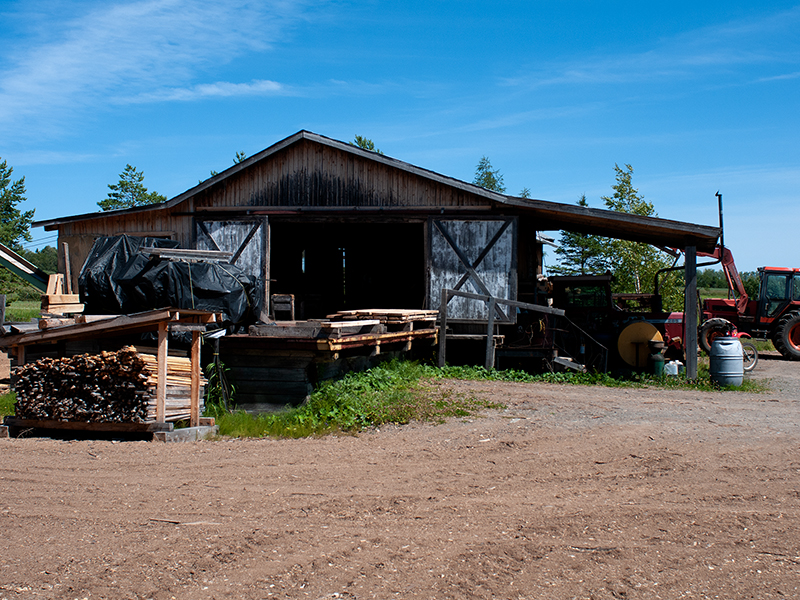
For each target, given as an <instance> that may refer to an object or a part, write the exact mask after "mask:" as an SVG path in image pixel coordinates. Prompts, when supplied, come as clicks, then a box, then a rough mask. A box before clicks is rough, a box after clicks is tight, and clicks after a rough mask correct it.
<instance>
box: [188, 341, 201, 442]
mask: <svg viewBox="0 0 800 600" xmlns="http://www.w3.org/2000/svg"><path fill="white" fill-rule="evenodd" d="M200 339H201V338H200V332H199V331H193V332H192V392H191V393H192V395H191V398H190V399H189V402H190V404H189V426H190V427H198V426H199V425H200Z"/></svg>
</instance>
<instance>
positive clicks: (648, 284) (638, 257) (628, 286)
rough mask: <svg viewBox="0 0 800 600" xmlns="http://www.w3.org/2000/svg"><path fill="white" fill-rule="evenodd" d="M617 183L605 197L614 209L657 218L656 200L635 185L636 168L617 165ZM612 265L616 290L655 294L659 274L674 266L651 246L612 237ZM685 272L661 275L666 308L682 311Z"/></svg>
mask: <svg viewBox="0 0 800 600" xmlns="http://www.w3.org/2000/svg"><path fill="white" fill-rule="evenodd" d="M614 171H615V173H616V183H615V184H614V185H612V186H611V189H613V190H614V194H613V195H611V196H602V198H601V199H602V200H603V202H604V203H605V205H606V207H607V208H608V209H610V210H615V211H618V212H624V213H629V214H634V215H640V216H643V217H657V216H658V213H656V210H655V207H654V206H653V203H652V202H648V201H646V200H645V199H644V196H642V195H640V194H639V190H637V189H636V188H634V187H633V182H632V179H633V167H632V166H631V165H625V167H624V168H622V167H620V166H619V165H614ZM606 256H607V261H608V265H609V266H610V268H611V272H612V274H613V275H614V283H613V285H612V290H613V291H614V292H615V293H627V294H630V293H635V294H643V293H652V292H653V291H654V289H655V276H656V273H657V272H658V271H660V270H661V269H664V268H667V267H669V266H671V265H672V262H673V261H672V259H671V257H670V256H669V255H668V254H666V253H665V252H662V251H660V250H658V249H657V248H655V247H654V246H651V245H650V244H644V243H641V242H632V241H629V240H617V239H612V240H609V241H608V243H607V244H606ZM681 277H682V276H681V272H679V271H673V272H671V273H670V274H667V275H664V276H662V277H661V278H660V280H659V282H660V290H659V291H660V293H661V296H662V299H663V303H664V307H665V308H666V309H670V310H682V306H683V286H682V283H683V282H682V278H681Z"/></svg>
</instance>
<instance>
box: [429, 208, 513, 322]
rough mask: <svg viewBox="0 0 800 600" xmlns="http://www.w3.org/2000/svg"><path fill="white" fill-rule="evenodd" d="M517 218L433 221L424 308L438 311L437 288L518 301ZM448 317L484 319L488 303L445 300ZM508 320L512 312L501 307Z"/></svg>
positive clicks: (430, 227) (510, 318)
mask: <svg viewBox="0 0 800 600" xmlns="http://www.w3.org/2000/svg"><path fill="white" fill-rule="evenodd" d="M516 227H517V221H516V219H481V220H469V221H467V220H452V219H446V220H445V219H432V224H431V225H430V226H429V232H430V234H429V235H430V250H429V253H430V254H429V256H430V262H429V267H428V269H429V276H428V280H429V287H428V308H431V309H438V308H439V305H440V302H441V290H442V289H443V288H447V289H460V290H461V291H462V292H470V293H473V294H486V295H491V296H494V297H496V298H505V299H507V300H516V299H517V295H516V292H517V273H516V254H517V245H516V231H517V229H516ZM447 311H448V318H452V319H455V320H458V319H468V320H486V318H487V316H488V313H487V310H486V304H485V303H484V302H481V301H478V300H470V299H467V298H459V297H455V298H453V299H451V300H450V302H449V304H448V308H447ZM503 312H504V314H505V315H506V317H507V318H506V319H502V320H507V321H514V315H513V312H511V311H509V310H508V309H507V308H505V309H503Z"/></svg>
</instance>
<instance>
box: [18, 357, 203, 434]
mask: <svg viewBox="0 0 800 600" xmlns="http://www.w3.org/2000/svg"><path fill="white" fill-rule="evenodd" d="M188 361H189V359H180V358H175V357H170V358H169V361H168V365H167V411H166V420H167V421H178V420H182V419H187V418H189V412H190V404H191V371H190V367H187V366H186V365H185V363H186V362H188ZM157 373H158V366H157V361H156V359H155V357H153V356H150V355H147V354H140V353H139V352H138V351H137V350H136V348H134V347H133V346H127V347H125V348H123V349H122V350H119V351H117V352H102V353H100V354H95V355H89V354H82V355H79V356H73V357H70V358H60V359H53V358H43V359H40V360H38V361H36V362H32V363H29V364H27V365H24V366H22V367H20V368H19V370H18V371H17V373H16V375H15V377H14V389H15V391H16V395H17V403H16V410H15V412H16V417H17V418H20V419H30V420H36V421H46V420H55V421H76V422H85V423H144V422H149V421H153V420H154V418H155V403H156V385H157V381H158V377H157ZM201 383H203V382H201Z"/></svg>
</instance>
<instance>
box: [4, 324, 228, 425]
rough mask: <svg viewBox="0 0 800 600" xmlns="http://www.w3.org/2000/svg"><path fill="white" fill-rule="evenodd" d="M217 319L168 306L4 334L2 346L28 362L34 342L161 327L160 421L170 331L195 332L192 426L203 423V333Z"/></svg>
mask: <svg viewBox="0 0 800 600" xmlns="http://www.w3.org/2000/svg"><path fill="white" fill-rule="evenodd" d="M215 321H216V314H215V313H211V312H206V311H201V310H183V309H177V308H165V309H161V310H154V311H148V312H144V313H136V314H133V315H123V316H116V317H109V318H108V319H104V320H101V321H95V322H93V323H79V324H76V325H67V326H64V327H55V328H52V329H45V330H42V331H34V332H31V333H22V334H18V335H10V336H4V337H0V347H7V348H11V349H12V351H13V352H14V353H15V354H16V357H17V364H18V365H22V364H25V348H26V347H27V346H31V345H34V344H41V343H53V342H59V341H64V340H81V339H87V338H95V337H98V336H102V335H109V334H116V335H120V334H128V333H139V332H143V331H152V330H153V329H154V328H156V329H157V330H158V383H157V386H156V423H165V422H166V398H167V356H168V352H169V332H170V331H174V332H178V331H182V332H191V334H192V349H191V365H192V366H191V399H190V417H189V424H190V426H191V427H198V426H199V425H200V368H201V367H200V342H201V338H200V334H201V333H202V332H204V331H205V330H206V324H207V323H213V322H215Z"/></svg>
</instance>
